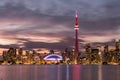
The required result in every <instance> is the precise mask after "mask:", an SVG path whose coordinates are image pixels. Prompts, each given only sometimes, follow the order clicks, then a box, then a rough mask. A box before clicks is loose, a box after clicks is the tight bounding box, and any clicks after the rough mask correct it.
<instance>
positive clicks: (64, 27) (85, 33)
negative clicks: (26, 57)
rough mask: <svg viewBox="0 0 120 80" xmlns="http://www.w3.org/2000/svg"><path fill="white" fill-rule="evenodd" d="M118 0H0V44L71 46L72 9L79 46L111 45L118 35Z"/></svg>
mask: <svg viewBox="0 0 120 80" xmlns="http://www.w3.org/2000/svg"><path fill="white" fill-rule="evenodd" d="M119 8H120V0H69V1H68V0H0V48H9V47H17V48H18V47H23V48H24V49H39V50H44V51H45V50H51V49H54V50H59V51H63V50H64V49H65V48H70V49H72V48H74V43H75V42H74V41H75V37H74V35H75V31H74V26H75V10H76V9H77V10H78V16H79V27H80V29H79V35H78V36H79V48H80V49H82V48H83V47H84V46H85V44H86V43H91V44H94V45H104V44H106V43H107V44H110V45H114V39H119V37H120V35H119V33H120V10H119Z"/></svg>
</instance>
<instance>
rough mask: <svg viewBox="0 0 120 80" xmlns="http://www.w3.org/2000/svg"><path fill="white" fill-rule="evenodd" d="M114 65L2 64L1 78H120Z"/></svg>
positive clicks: (91, 79)
mask: <svg viewBox="0 0 120 80" xmlns="http://www.w3.org/2000/svg"><path fill="white" fill-rule="evenodd" d="M119 75H120V67H119V65H118V66H113V65H12V66H0V80H120V76H119Z"/></svg>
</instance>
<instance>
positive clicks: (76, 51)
mask: <svg viewBox="0 0 120 80" xmlns="http://www.w3.org/2000/svg"><path fill="white" fill-rule="evenodd" d="M74 30H75V58H77V56H78V51H79V50H78V49H79V48H78V30H79V25H78V11H77V10H76V17H75V26H74Z"/></svg>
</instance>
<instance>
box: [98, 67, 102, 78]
mask: <svg viewBox="0 0 120 80" xmlns="http://www.w3.org/2000/svg"><path fill="white" fill-rule="evenodd" d="M98 80H102V65H99V66H98Z"/></svg>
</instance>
